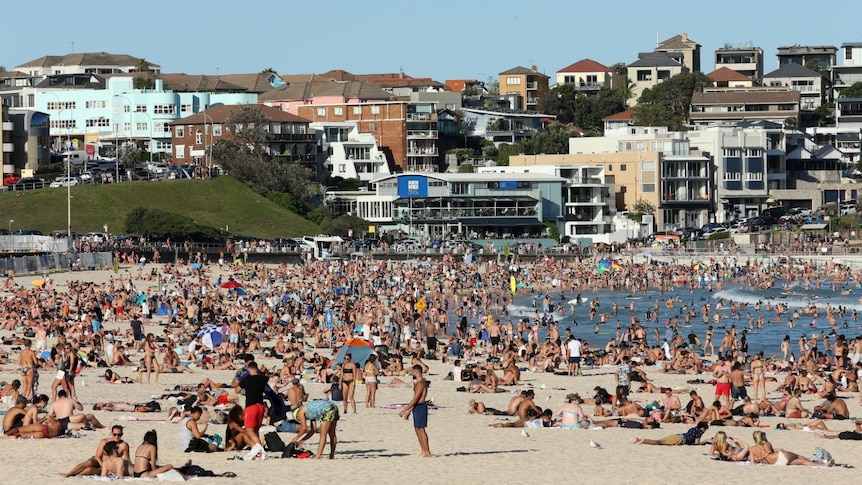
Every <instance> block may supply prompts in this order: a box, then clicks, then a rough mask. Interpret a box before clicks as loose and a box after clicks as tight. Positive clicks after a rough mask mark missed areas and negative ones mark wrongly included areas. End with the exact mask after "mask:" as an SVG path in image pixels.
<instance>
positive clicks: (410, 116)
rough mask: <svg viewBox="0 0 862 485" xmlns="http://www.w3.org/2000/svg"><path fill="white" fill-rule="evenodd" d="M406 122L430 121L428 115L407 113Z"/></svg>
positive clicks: (429, 115)
mask: <svg viewBox="0 0 862 485" xmlns="http://www.w3.org/2000/svg"><path fill="white" fill-rule="evenodd" d="M407 121H431V114H430V113H407Z"/></svg>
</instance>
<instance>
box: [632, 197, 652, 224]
mask: <svg viewBox="0 0 862 485" xmlns="http://www.w3.org/2000/svg"><path fill="white" fill-rule="evenodd" d="M649 214H655V206H654V205H652V203H651V202H650V201H648V200H645V199H638V201H637V202H635V203H634V204H633V205H632V210H630V211H629V219H631V220H633V221H638V222H641V221H642V220H643V216H645V215H649Z"/></svg>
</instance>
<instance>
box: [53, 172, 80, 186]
mask: <svg viewBox="0 0 862 485" xmlns="http://www.w3.org/2000/svg"><path fill="white" fill-rule="evenodd" d="M75 185H78V177H67V176H65V175H63V176H60V177H57V178H56V179H54V181H53V182H51V185H49V187H53V188H57V187H74V186H75Z"/></svg>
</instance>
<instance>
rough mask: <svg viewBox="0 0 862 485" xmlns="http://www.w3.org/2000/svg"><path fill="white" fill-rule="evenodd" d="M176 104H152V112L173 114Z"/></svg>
mask: <svg viewBox="0 0 862 485" xmlns="http://www.w3.org/2000/svg"><path fill="white" fill-rule="evenodd" d="M175 108H176V106H174V105H172V104H157V105H154V106H153V113H155V114H162V115H172V114H174V110H175Z"/></svg>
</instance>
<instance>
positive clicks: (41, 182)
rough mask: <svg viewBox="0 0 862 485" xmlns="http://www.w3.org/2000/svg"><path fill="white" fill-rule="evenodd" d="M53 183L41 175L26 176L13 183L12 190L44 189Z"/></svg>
mask: <svg viewBox="0 0 862 485" xmlns="http://www.w3.org/2000/svg"><path fill="white" fill-rule="evenodd" d="M49 185H51V184H50V183H48V181H47V180H45V179H41V178H39V177H25V178H22V179H21V180H19V181H17V182H15V184H14V185H12V186H11V187H12V190H28V189H44V188H45V187H47V186H49Z"/></svg>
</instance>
